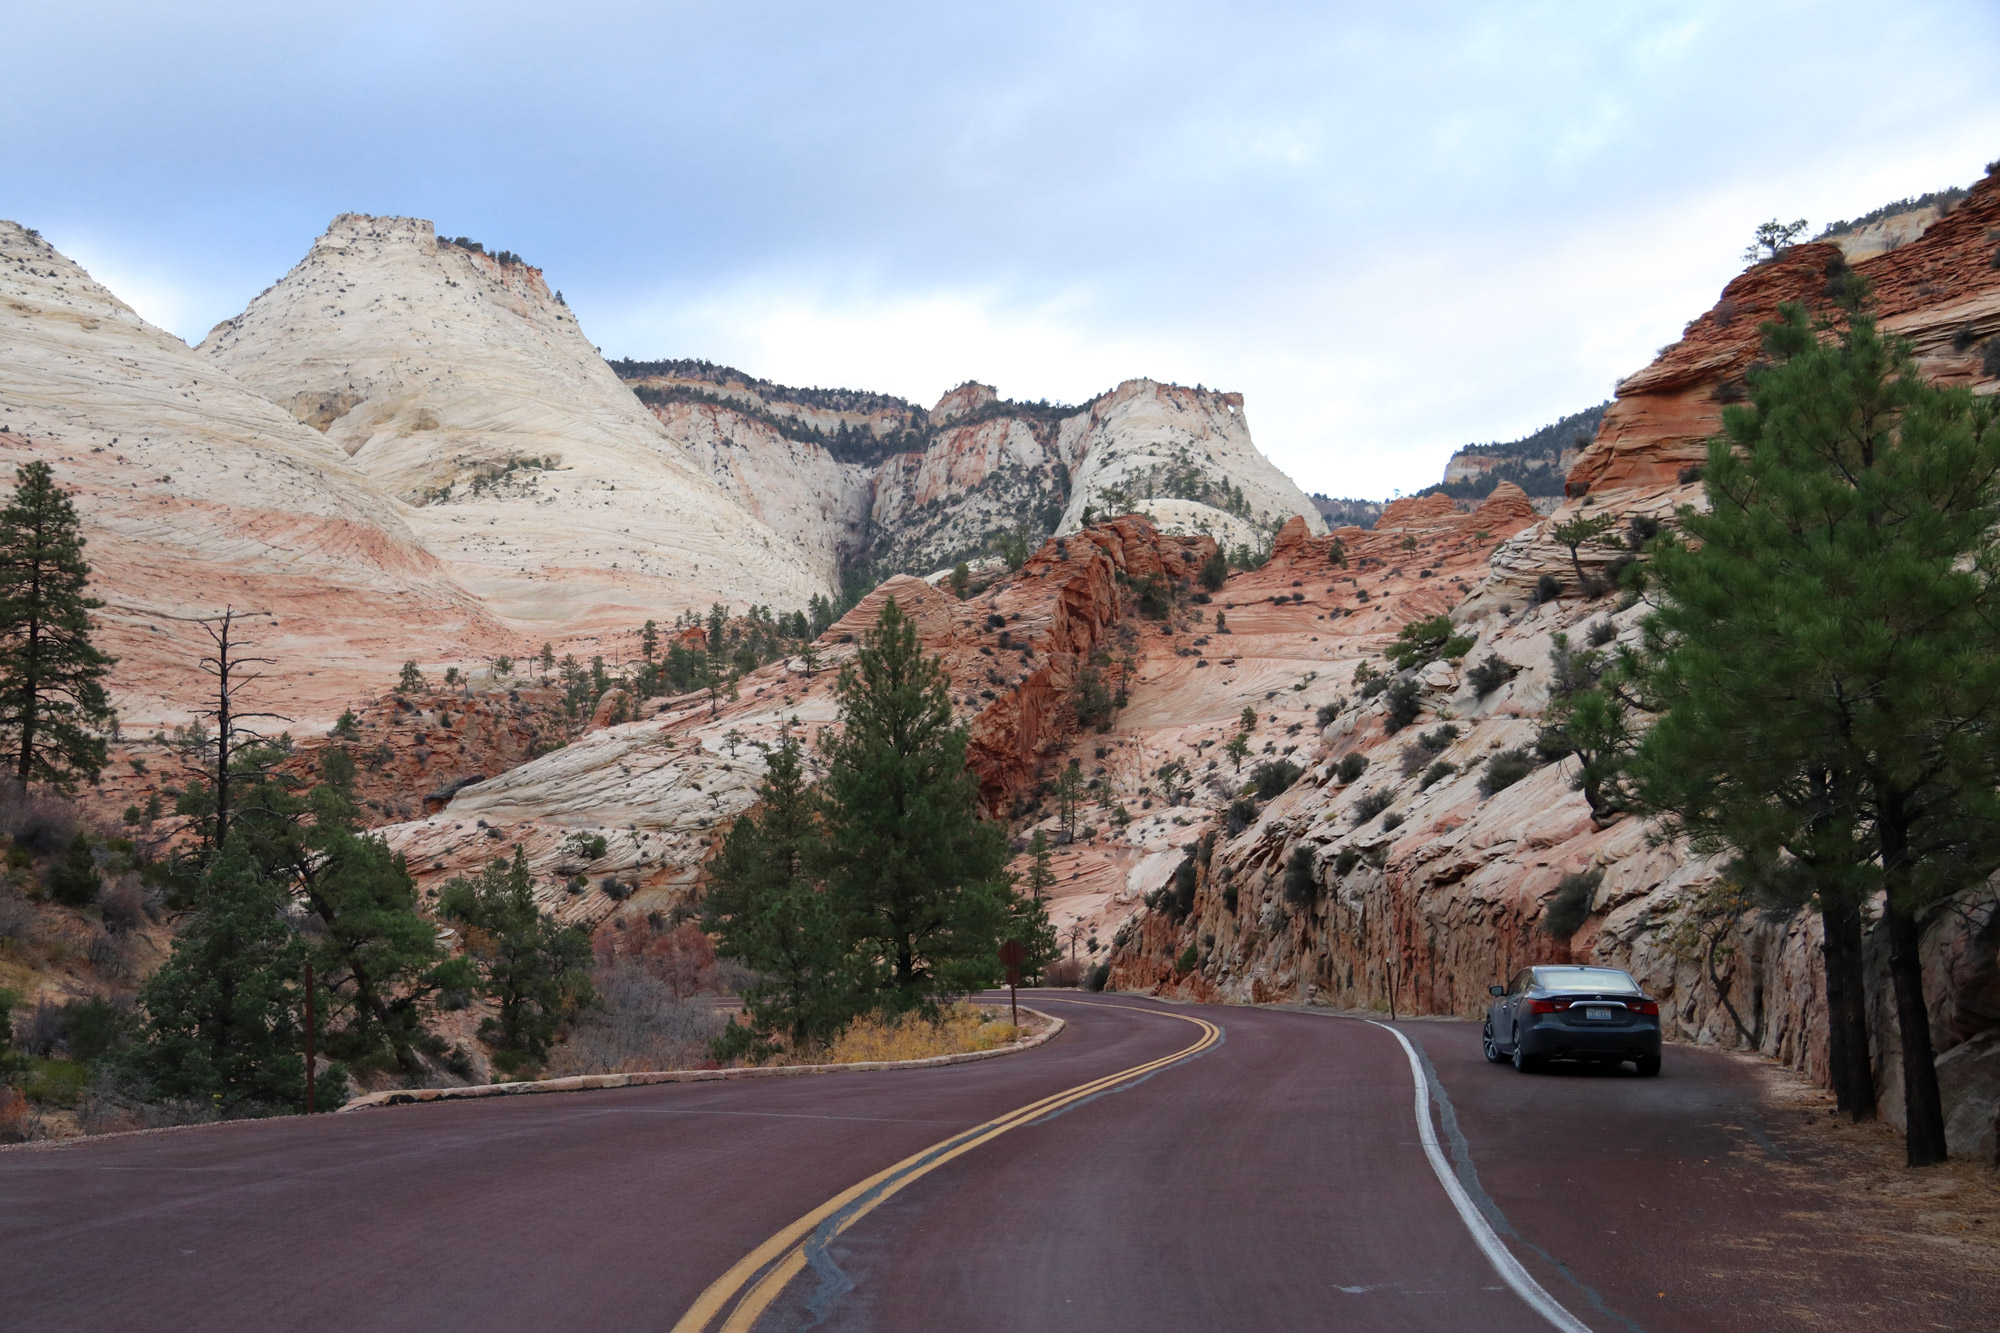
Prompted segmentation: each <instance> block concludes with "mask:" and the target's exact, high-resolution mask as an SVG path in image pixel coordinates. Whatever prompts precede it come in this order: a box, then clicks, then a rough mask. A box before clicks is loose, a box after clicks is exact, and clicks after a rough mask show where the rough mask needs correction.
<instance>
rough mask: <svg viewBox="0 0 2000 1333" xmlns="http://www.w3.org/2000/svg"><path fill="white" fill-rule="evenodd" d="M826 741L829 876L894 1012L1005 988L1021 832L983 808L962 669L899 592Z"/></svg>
mask: <svg viewBox="0 0 2000 1333" xmlns="http://www.w3.org/2000/svg"><path fill="white" fill-rule="evenodd" d="M836 691H837V698H838V701H839V705H840V713H841V720H842V723H843V726H842V729H841V731H840V733H839V734H838V735H836V736H833V737H831V738H829V740H828V741H827V742H826V754H827V760H828V774H827V778H826V781H825V783H824V785H823V808H824V819H825V826H826V831H827V843H828V873H827V881H828V885H829V887H830V889H831V890H832V892H833V896H834V901H835V904H836V907H837V909H838V910H839V913H840V915H841V917H842V919H843V921H844V923H845V924H846V926H847V930H848V933H849V936H850V938H852V939H853V940H855V941H856V943H857V945H858V946H859V949H860V953H861V956H862V958H863V960H864V961H865V963H866V964H867V965H868V966H869V967H870V968H871V969H872V970H873V971H874V973H875V979H876V984H877V986H878V987H879V990H880V996H881V1000H882V1003H883V1004H884V1005H885V1007H888V1008H891V1009H911V1008H916V1007H919V1006H926V1005H928V1004H929V1003H930V1002H931V1000H932V998H933V997H935V996H937V995H940V994H951V993H963V992H965V991H969V990H975V989H977V988H979V987H980V986H984V985H988V984H991V983H992V981H993V980H994V978H995V977H996V976H997V975H998V972H999V966H998V961H997V958H996V954H997V951H998V949H999V944H1000V940H1001V938H1002V936H1003V934H1004V933H1005V931H1006V929H1007V926H1008V918H1009V905H1010V900H1011V898H1012V890H1011V888H1010V886H1009V883H1008V878H1007V873H1006V863H1007V839H1006V834H1005V831H1004V830H1003V829H1002V828H1001V827H1000V826H999V825H997V824H994V823H991V822H989V821H987V820H985V819H982V818H981V817H980V814H979V787H978V781H977V779H975V778H974V777H973V775H972V774H971V773H970V772H968V771H967V769H966V766H965V746H966V732H965V728H964V727H962V726H957V725H954V723H953V720H952V711H951V696H950V691H949V679H948V677H947V676H946V674H945V671H944V669H943V667H942V666H941V665H940V664H939V663H938V661H937V660H936V659H935V658H927V657H925V656H924V655H923V652H922V649H921V646H920V645H919V643H918V641H917V631H916V626H915V625H914V624H913V623H912V622H911V621H910V620H909V619H908V618H907V617H906V616H904V615H903V613H902V611H901V609H900V608H898V607H897V605H896V603H895V600H894V599H893V598H892V599H890V601H888V602H887V603H886V604H885V605H884V606H883V608H882V618H881V620H880V621H879V622H878V624H877V625H876V627H875V628H874V629H872V630H870V631H869V632H868V634H867V636H866V637H865V638H864V639H863V641H862V645H861V650H860V652H859V653H858V654H857V655H856V661H855V664H854V665H852V666H849V667H845V668H843V669H842V670H841V673H840V680H839V684H838V685H837V687H836Z"/></svg>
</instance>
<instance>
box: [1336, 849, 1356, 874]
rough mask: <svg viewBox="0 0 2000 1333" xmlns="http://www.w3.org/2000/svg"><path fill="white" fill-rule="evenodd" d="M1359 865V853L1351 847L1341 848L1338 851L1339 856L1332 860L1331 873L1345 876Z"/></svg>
mask: <svg viewBox="0 0 2000 1333" xmlns="http://www.w3.org/2000/svg"><path fill="white" fill-rule="evenodd" d="M1360 864H1361V853H1360V852H1358V851H1356V850H1355V849H1354V848H1352V847H1343V848H1341V849H1340V855H1339V856H1336V857H1334V858H1333V873H1334V874H1336V875H1345V874H1346V873H1347V872H1348V871H1350V870H1352V869H1354V867H1356V866H1358V865H1360Z"/></svg>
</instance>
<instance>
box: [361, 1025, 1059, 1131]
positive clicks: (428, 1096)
mask: <svg viewBox="0 0 2000 1333" xmlns="http://www.w3.org/2000/svg"><path fill="white" fill-rule="evenodd" d="M1021 1007H1022V1008H1023V1009H1027V1011H1028V1012H1029V1013H1031V1014H1033V1015H1035V1016H1036V1017H1037V1018H1040V1019H1042V1020H1044V1021H1045V1022H1046V1023H1048V1026H1047V1027H1046V1028H1044V1029H1043V1030H1042V1031H1040V1032H1037V1033H1036V1034H1035V1035H1034V1036H1032V1037H1028V1038H1025V1039H1023V1040H1021V1041H1016V1042H1009V1043H1008V1044H1007V1045H1005V1046H995V1047H994V1048H993V1049H992V1050H990V1051H959V1052H958V1053H956V1054H954V1055H930V1056H925V1057H924V1058H923V1059H921V1060H860V1061H855V1062H853V1063H850V1064H844V1065H780V1066H776V1067H771V1068H765V1067H753V1068H749V1069H669V1070H659V1071H656V1072H651V1073H639V1074H572V1075H570V1076H569V1077H567V1078H544V1079H533V1080H526V1081H522V1082H517V1083H480V1084H474V1085H472V1086H469V1087H463V1088H391V1089H389V1090H387V1091H385V1092H370V1093H366V1094H364V1095H362V1096H360V1097H356V1098H354V1099H353V1100H352V1101H350V1102H348V1103H346V1104H345V1105H343V1106H341V1107H340V1109H339V1110H337V1111H335V1112H334V1114H335V1115H345V1114H346V1113H347V1112H349V1111H367V1110H372V1109H374V1108H376V1107H381V1106H411V1105H415V1104H416V1103H418V1102H449V1101H462V1100H465V1099H467V1098H472V1097H522V1096H529V1095H532V1094H536V1093H544V1092H595V1091H597V1090H598V1089H599V1088H638V1087H644V1086H646V1085H647V1084H651V1083H708V1082H714V1081H717V1080H723V1079H740V1078H783V1077H787V1076H790V1075H794V1074H845V1073H862V1072H866V1071H870V1070H878V1069H933V1068H937V1067H940V1066H943V1065H962V1064H970V1063H971V1062H972V1061H974V1060H991V1059H994V1058H996V1057H998V1056H1002V1055H1014V1054H1017V1053H1019V1052H1021V1051H1029V1050H1033V1049H1034V1048H1035V1047H1037V1046H1040V1045H1042V1044H1044V1043H1045V1042H1049V1041H1053V1040H1055V1038H1056V1037H1057V1036H1059V1035H1061V1033H1062V1030H1063V1029H1064V1028H1065V1027H1067V1026H1069V1025H1068V1024H1067V1023H1065V1022H1064V1021H1063V1020H1062V1019H1060V1018H1057V1017H1055V1016H1054V1015H1052V1014H1045V1013H1043V1012H1042V1011H1041V1010H1039V1009H1030V1008H1029V1007H1028V1006H1027V1005H1022V1006H1021Z"/></svg>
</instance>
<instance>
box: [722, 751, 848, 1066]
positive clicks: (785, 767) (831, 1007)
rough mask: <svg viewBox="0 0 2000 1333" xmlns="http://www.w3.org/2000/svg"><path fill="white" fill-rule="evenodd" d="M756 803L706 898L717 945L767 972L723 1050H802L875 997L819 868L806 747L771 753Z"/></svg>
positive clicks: (729, 844)
mask: <svg viewBox="0 0 2000 1333" xmlns="http://www.w3.org/2000/svg"><path fill="white" fill-rule="evenodd" d="M757 795H758V804H757V808H756V809H755V810H753V811H752V812H751V813H749V814H745V815H743V816H742V817H741V818H739V819H738V820H737V821H736V823H735V824H734V825H733V826H732V827H731V828H730V830H729V836H728V838H727V839H725V840H724V842H723V844H722V851H721V854H720V855H718V856H717V857H716V860H715V864H714V866H713V868H712V869H711V871H710V875H709V888H708V893H707V896H706V897H705V898H704V899H703V900H702V908H703V914H704V916H703V922H702V925H703V928H704V929H706V930H708V931H709V932H710V933H712V934H713V935H714V936H715V937H716V952H718V953H720V954H723V955H725V956H727V957H730V958H735V959H738V960H740V961H741V962H742V963H743V964H744V965H745V966H746V967H748V968H750V969H751V970H752V971H754V972H756V973H757V974H758V977H759V980H757V981H756V982H753V983H752V984H751V985H750V986H749V987H747V988H746V989H745V990H744V992H743V1008H744V1012H745V1015H746V1017H747V1018H748V1019H749V1022H748V1023H747V1024H740V1025H737V1026H734V1027H732V1028H731V1029H730V1030H729V1031H728V1032H727V1033H725V1034H724V1037H723V1039H722V1042H721V1044H720V1045H719V1046H718V1048H717V1051H716V1054H717V1055H718V1056H721V1057H723V1058H729V1057H733V1056H738V1055H744V1054H754V1053H757V1052H759V1051H760V1050H762V1049H764V1048H766V1047H768V1046H769V1045H771V1044H772V1039H773V1038H779V1037H781V1038H782V1039H783V1041H784V1042H785V1043H786V1044H787V1045H789V1046H790V1047H791V1048H792V1049H794V1050H798V1049H802V1048H805V1047H809V1046H813V1045H815V1044H818V1043H820V1042H823V1041H826V1040H828V1039H830V1038H831V1037H832V1036H833V1035H834V1034H835V1033H836V1032H838V1031H839V1030H840V1028H841V1026H842V1025H844V1024H845V1023H846V1022H847V1021H848V1020H849V1019H850V1018H852V1017H854V1015H855V1013H856V1012H857V1011H858V1009H859V1008H860V1007H861V1006H862V1005H863V1004H864V1003H865V1002H866V996H865V995H863V994H862V977H861V971H860V969H859V967H857V966H856V964H855V961H854V958H853V954H852V951H851V949H850V948H849V945H848V941H847V938H846V934H845V932H844V931H843V930H842V928H841V923H840V922H839V921H838V919H837V917H836V915H835V912H834V906H833V901H832V899H831V897H830V896H829V895H828V893H827V892H826V889H825V886H824V885H823V884H822V883H821V881H820V878H819V874H818V871H819V869H820V867H821V864H822V863H823V861H824V849H823V847H822V845H821V843H820V837H819V830H818V828H817V826H816V822H815V814H814V802H813V797H812V793H811V792H810V791H809V790H808V789H807V786H806V781H805V771H804V765H803V763H802V760H801V756H800V753H799V745H798V742H797V741H796V740H794V739H793V738H792V737H791V736H790V735H786V736H785V737H784V738H783V739H782V740H780V742H779V744H778V746H777V748H775V749H773V750H772V751H771V758H770V763H769V766H768V767H767V768H766V770H765V773H764V781H763V784H762V785H761V786H760V787H759V789H758V793H757Z"/></svg>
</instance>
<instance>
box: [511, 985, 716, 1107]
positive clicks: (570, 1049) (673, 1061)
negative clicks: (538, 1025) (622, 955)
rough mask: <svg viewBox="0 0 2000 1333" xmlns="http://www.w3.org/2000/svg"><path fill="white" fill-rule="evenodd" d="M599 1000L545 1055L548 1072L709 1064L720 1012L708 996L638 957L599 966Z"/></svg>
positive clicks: (644, 1069)
mask: <svg viewBox="0 0 2000 1333" xmlns="http://www.w3.org/2000/svg"><path fill="white" fill-rule="evenodd" d="M591 980H592V983H593V984H594V985H595V986H596V988H597V995H598V1005H597V1006H596V1007H595V1008H593V1009H590V1010H588V1011H587V1012H585V1013H584V1015H583V1016H582V1017H581V1018H580V1019H579V1020H578V1022H577V1024H576V1027H575V1028H574V1029H573V1030H572V1031H571V1033H570V1035H569V1039H568V1040H567V1041H565V1042H563V1043H562V1044H561V1045H559V1046H557V1047H556V1049H555V1050H554V1052H552V1053H551V1054H550V1056H549V1064H548V1071H547V1072H548V1075H549V1076H550V1077H552V1078H560V1077H563V1076H566V1075H570V1074H637V1073H646V1072H649V1071H652V1070H658V1069H695V1068H700V1067H702V1066H704V1065H707V1064H708V1063H710V1062H709V1059H708V1044H709V1042H711V1041H713V1040H714V1039H715V1038H716V1037H717V1036H719V1035H720V1034H721V1032H722V1027H723V1017H722V1015H721V1014H719V1013H717V1012H716V1010H715V1007H714V1006H713V1005H712V1004H710V1003H709V1002H708V1001H707V1000H706V999H699V998H694V997H692V995H690V994H681V993H679V992H677V990H676V988H675V983H674V982H673V981H670V980H668V979H666V978H663V977H661V976H660V975H658V974H657V973H655V972H654V971H653V970H652V968H651V967H649V966H648V965H647V963H646V962H644V961H642V960H640V959H636V958H635V959H619V960H614V961H613V962H611V963H609V964H606V965H601V966H600V967H599V968H598V969H597V972H596V974H595V975H594V976H593V977H592V978H591Z"/></svg>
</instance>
